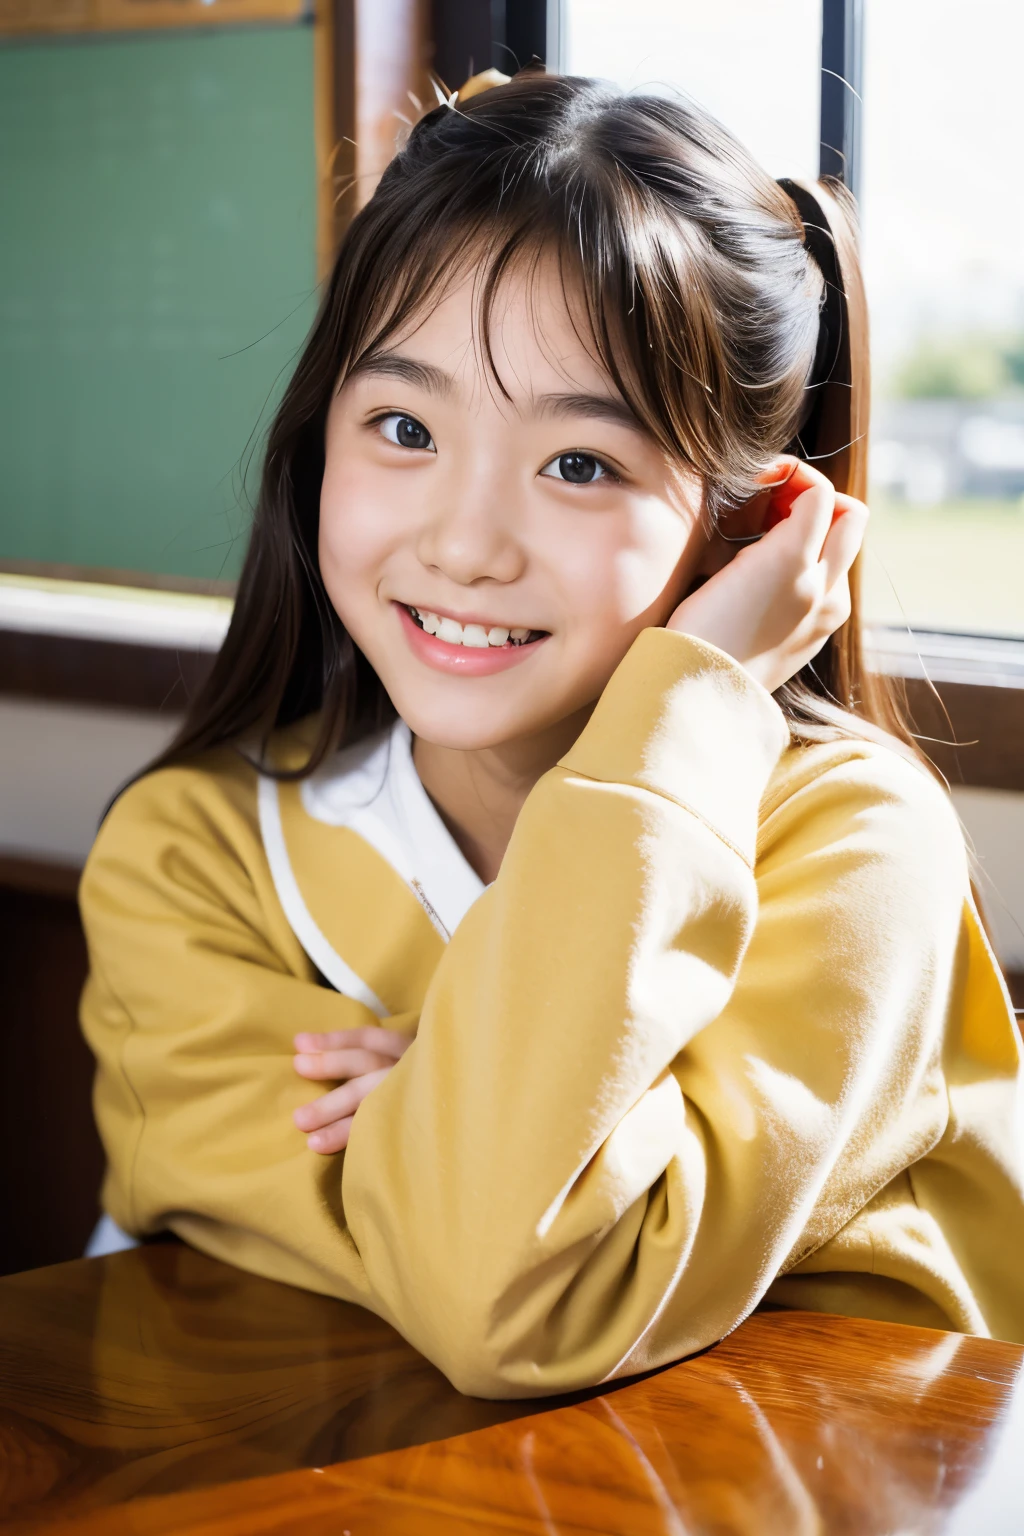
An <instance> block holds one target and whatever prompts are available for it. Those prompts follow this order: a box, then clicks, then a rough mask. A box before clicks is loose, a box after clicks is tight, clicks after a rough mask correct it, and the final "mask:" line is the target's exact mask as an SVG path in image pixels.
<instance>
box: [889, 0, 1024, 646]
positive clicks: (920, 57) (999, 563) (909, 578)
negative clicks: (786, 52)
mask: <svg viewBox="0 0 1024 1536" xmlns="http://www.w3.org/2000/svg"><path fill="white" fill-rule="evenodd" d="M1022 59H1024V5H1022V4H1021V3H1020V0H975V3H974V4H972V5H971V6H969V7H965V6H964V5H963V3H962V0H866V36H865V68H864V126H863V132H864V178H863V185H862V188H861V200H862V217H863V234H864V256H865V269H866V276H867V283H868V297H869V300H870V305H871V315H872V344H873V354H874V369H875V390H874V401H873V412H872V451H871V469H872V492H871V506H872V514H873V516H872V525H871V530H870V533H869V539H868V558H867V560H866V562H865V567H866V568H865V596H866V607H867V613H868V617H869V618H873V619H875V620H877V621H883V622H887V623H893V624H903V623H910V624H912V625H913V626H914V627H917V628H925V629H927V628H932V629H951V630H961V631H965V632H973V633H979V634H985V633H988V634H1024V174H1022V171H1021V149H1022V143H1021V140H1022V131H1021V122H1022V118H1021V98H1020V69H1021V61H1022Z"/></svg>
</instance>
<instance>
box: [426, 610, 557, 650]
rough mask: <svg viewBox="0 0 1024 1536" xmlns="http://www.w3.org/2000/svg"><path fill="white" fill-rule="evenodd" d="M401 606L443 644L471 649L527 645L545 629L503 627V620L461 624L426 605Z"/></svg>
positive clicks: (542, 633)
mask: <svg viewBox="0 0 1024 1536" xmlns="http://www.w3.org/2000/svg"><path fill="white" fill-rule="evenodd" d="M404 606H406V607H407V608H408V612H409V615H410V617H411V618H412V621H413V623H414V624H417V625H418V626H419V628H420V629H422V630H423V632H424V633H425V634H428V635H434V636H436V638H437V639H438V640H441V641H443V643H444V644H445V645H460V646H466V647H468V648H469V649H470V650H478V651H484V650H488V649H494V650H501V649H502V648H504V647H506V646H519V645H529V644H530V643H531V641H534V640H540V639H541V638H542V637H543V636H544V635H545V634H546V633H547V631H546V630H543V629H528V628H526V627H525V626H516V627H514V628H506V627H505V626H504V625H502V624H491V625H484V624H460V622H459V620H458V619H452V618H449V617H447V616H446V615H445V614H440V613H434V612H433V611H432V610H431V609H429V608H413V607H412V606H411V605H404Z"/></svg>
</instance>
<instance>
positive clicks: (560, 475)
mask: <svg viewBox="0 0 1024 1536" xmlns="http://www.w3.org/2000/svg"><path fill="white" fill-rule="evenodd" d="M541 474H542V475H547V476H548V477H549V478H550V479H552V480H565V481H567V482H568V483H569V484H570V485H592V484H593V483H594V481H595V480H614V479H615V478H616V477H615V475H614V474H613V472H612V471H611V470H610V469H609V468H608V466H607V465H606V464H602V463H601V460H600V459H598V458H595V457H594V455H593V454H592V453H562V454H559V456H558V458H557V459H552V460H551V463H550V464H545V466H544V468H543V469H542V470H541Z"/></svg>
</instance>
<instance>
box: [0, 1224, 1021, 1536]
mask: <svg viewBox="0 0 1024 1536" xmlns="http://www.w3.org/2000/svg"><path fill="white" fill-rule="evenodd" d="M0 1525H2V1528H3V1530H4V1531H5V1532H14V1533H17V1532H24V1531H36V1530H48V1531H68V1532H72V1531H74V1532H78V1533H81V1536H85V1533H86V1532H90V1533H93V1532H94V1533H97V1536H99V1533H103V1536H122V1533H129V1532H131V1533H140V1536H141V1533H146V1536H156V1533H164V1532H176V1533H177V1532H192V1533H202V1536H228V1533H229V1532H230V1533H239V1536H242V1533H244V1536H251V1533H252V1536H255V1533H261V1536H262V1533H285V1532H296V1533H299V1532H301V1533H303V1536H318V1533H319V1532H321V1531H327V1532H330V1533H331V1536H371V1533H378V1532H387V1533H388V1536H434V1533H442V1532H443V1533H445V1536H469V1533H471V1532H472V1533H476V1536H484V1533H488V1532H501V1533H513V1532H522V1533H527V1532H528V1533H536V1536H563V1533H565V1536H567V1533H580V1532H592V1533H602V1536H603V1533H608V1536H611V1533H622V1536H648V1533H652V1536H653V1533H655V1532H657V1533H671V1536H697V1533H705V1532H706V1533H715V1536H726V1533H733V1532H735V1533H743V1536H747V1533H750V1536H776V1533H778V1536H817V1533H824V1532H828V1533H831V1532H849V1533H851V1536H875V1533H877V1536H890V1533H891V1536H897V1533H898V1536H911V1533H918V1532H921V1533H925V1532H926V1533H932V1532H940V1531H941V1532H953V1533H963V1536H981V1533H984V1536H1003V1533H1004V1532H1005V1533H1006V1536H1010V1533H1018V1532H1024V1350H1022V1349H1021V1348H1020V1347H1018V1346H1016V1345H1011V1344H1002V1343H992V1342H989V1341H986V1340H981V1339H969V1338H962V1337H960V1336H958V1335H954V1334H943V1333H932V1332H929V1331H927V1330H925V1329H917V1328H902V1327H898V1326H894V1325H891V1324H883V1323H871V1322H865V1321H860V1320H853V1319H847V1318H835V1317H822V1316H816V1315H812V1314H810V1313H787V1312H763V1313H759V1314H756V1315H755V1316H754V1317H752V1318H751V1319H750V1320H749V1321H748V1322H746V1323H744V1324H743V1326H742V1327H740V1328H739V1329H737V1331H736V1332H735V1333H734V1334H733V1335H732V1336H731V1337H730V1338H728V1339H726V1340H725V1342H724V1343H722V1344H720V1345H718V1346H717V1347H716V1348H714V1349H712V1350H708V1351H707V1352H706V1353H705V1354H703V1355H700V1356H698V1357H696V1358H695V1359H692V1360H688V1361H684V1362H683V1363H682V1364H680V1365H676V1366H672V1367H670V1368H669V1369H667V1370H664V1371H660V1372H658V1373H656V1374H654V1375H651V1376H647V1377H644V1378H641V1379H638V1380H636V1381H633V1382H631V1383H627V1384H626V1385H625V1386H621V1387H617V1388H614V1389H612V1390H608V1391H604V1392H595V1393H590V1394H584V1395H580V1396H577V1397H576V1398H574V1399H562V1400H559V1401H558V1402H552V1401H551V1400H548V1401H545V1402H533V1403H522V1402H520V1403H485V1402H480V1401H477V1400H474V1399H470V1398H464V1397H460V1396H459V1394H458V1393H456V1392H455V1391H454V1390H453V1389H452V1388H451V1387H450V1386H449V1385H448V1383H447V1382H446V1381H445V1380H444V1378H443V1377H442V1376H441V1375H440V1374H439V1373H438V1372H437V1371H436V1370H434V1368H433V1367H432V1366H430V1365H428V1364H427V1363H426V1361H425V1360H423V1359H422V1358H421V1357H420V1356H419V1355H417V1354H416V1352H415V1351H414V1350H413V1349H411V1348H410V1347H409V1346H408V1345H407V1344H406V1343H404V1341H403V1340H402V1339H401V1338H399V1336H398V1335H397V1334H396V1333H394V1332H393V1330H392V1329H390V1328H389V1327H387V1325H386V1324H384V1323H382V1322H380V1321H379V1320H378V1319H377V1318H375V1317H372V1316H371V1315H370V1314H368V1313H366V1312H363V1311H361V1310H360V1309H359V1308H357V1307H350V1306H346V1305H344V1304H343V1303H341V1302H332V1301H328V1300H326V1299H324V1298H323V1297H317V1296H311V1295H308V1294H306V1293H305V1292H302V1291H296V1290H291V1289H289V1288H288V1287H286V1286H282V1285H276V1284H273V1283H272V1282H270V1281H265V1280H258V1279H256V1278H254V1277H253V1276H251V1275H246V1274H244V1273H242V1272H241V1271H239V1270H235V1269H232V1268H229V1267H228V1266H226V1265H223V1264H218V1263H216V1262H214V1261H213V1260H211V1259H207V1258H205V1257H203V1256H202V1255H200V1254H198V1253H195V1252H193V1251H191V1250H190V1249H188V1248H185V1247H182V1246H180V1245H177V1244H168V1245H156V1246H153V1247H148V1248H143V1249H139V1250H137V1251H135V1252H132V1253H125V1254H118V1255H116V1256H115V1257H112V1258H109V1259H92V1260H82V1261H80V1262H77V1263H74V1264H62V1265H58V1266H56V1267H54V1268H52V1269H44V1270H35V1271H30V1272H28V1273H26V1274H22V1275H13V1276H10V1277H8V1278H7V1279H3V1280H0Z"/></svg>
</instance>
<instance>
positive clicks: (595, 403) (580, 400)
mask: <svg viewBox="0 0 1024 1536" xmlns="http://www.w3.org/2000/svg"><path fill="white" fill-rule="evenodd" d="M534 411H535V412H536V414H537V415H538V416H556V417H565V416H587V417H589V418H590V420H591V421H607V422H611V424H612V426H616V427H629V428H631V430H632V431H634V432H643V430H644V428H643V426H642V424H641V423H640V422H639V421H638V420H637V418H636V416H635V415H634V413H633V412H632V411H631V410H630V408H629V406H628V405H627V404H626V402H625V400H623V399H622V398H621V397H620V396H618V395H590V394H585V393H584V394H565V395H540V396H538V398H537V399H536V400H535V401H534Z"/></svg>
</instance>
